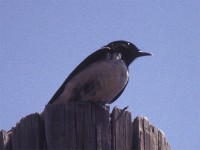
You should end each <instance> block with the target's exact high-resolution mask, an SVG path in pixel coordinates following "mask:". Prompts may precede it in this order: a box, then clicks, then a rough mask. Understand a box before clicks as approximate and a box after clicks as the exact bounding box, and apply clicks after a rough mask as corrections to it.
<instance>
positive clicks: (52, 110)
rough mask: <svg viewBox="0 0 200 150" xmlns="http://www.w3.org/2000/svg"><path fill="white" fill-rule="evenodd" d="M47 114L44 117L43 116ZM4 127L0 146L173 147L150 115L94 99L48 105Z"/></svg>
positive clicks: (74, 149)
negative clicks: (151, 120) (134, 114)
mask: <svg viewBox="0 0 200 150" xmlns="http://www.w3.org/2000/svg"><path fill="white" fill-rule="evenodd" d="M43 117H44V118H43ZM43 117H41V116H40V115H39V114H38V113H36V114H32V115H29V116H27V117H25V118H22V119H21V121H20V122H19V123H17V125H16V127H15V128H12V130H10V131H9V132H5V131H3V130H2V131H0V150H18V149H20V150H25V149H34V150H35V149H36V150H37V149H38V150H39V149H42V150H47V149H48V150H54V149H56V150H63V149H65V150H83V149H85V150H170V146H169V144H168V142H167V140H166V138H165V135H164V134H163V132H162V131H161V130H159V129H157V128H156V127H154V126H153V125H151V124H150V123H149V121H148V119H147V118H146V117H141V116H138V117H136V118H135V119H134V121H132V119H131V113H130V112H128V111H124V110H121V109H119V108H114V109H113V111H112V113H111V114H110V115H109V107H108V106H98V105H95V104H92V103H90V102H68V103H66V104H53V105H51V104H50V105H47V106H46V108H45V111H44V116H43Z"/></svg>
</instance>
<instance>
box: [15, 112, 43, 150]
mask: <svg viewBox="0 0 200 150" xmlns="http://www.w3.org/2000/svg"><path fill="white" fill-rule="evenodd" d="M43 146H44V125H43V122H42V120H41V118H40V115H39V114H38V113H35V114H31V115H29V116H27V117H26V118H22V119H21V120H20V123H17V125H16V127H15V128H13V129H12V147H13V149H14V150H19V149H20V150H27V149H29V150H31V149H32V150H41V149H43Z"/></svg>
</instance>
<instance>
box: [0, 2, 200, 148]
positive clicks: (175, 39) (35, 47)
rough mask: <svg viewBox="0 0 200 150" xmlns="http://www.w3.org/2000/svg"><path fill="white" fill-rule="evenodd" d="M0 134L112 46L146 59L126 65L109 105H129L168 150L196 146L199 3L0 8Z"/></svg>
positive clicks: (37, 108)
mask: <svg viewBox="0 0 200 150" xmlns="http://www.w3.org/2000/svg"><path fill="white" fill-rule="evenodd" d="M0 18H1V21H0V41H1V42H0V51H1V53H0V72H1V74H0V129H5V130H9V129H10V128H11V127H12V126H15V123H16V122H18V121H19V120H20V119H21V118H22V117H24V116H26V115H28V114H31V113H34V112H41V111H42V110H43V109H44V107H45V105H46V103H47V102H48V101H49V100H50V98H51V97H52V96H53V94H54V93H55V92H56V90H57V89H58V88H59V86H60V85H61V84H62V82H63V81H64V80H65V79H66V77H67V76H68V75H69V73H70V72H71V71H72V70H73V69H74V68H75V67H76V66H77V65H78V64H79V63H80V62H81V61H82V60H83V59H84V58H85V57H87V56H88V55H89V54H91V53H92V52H94V51H95V50H97V49H99V48H100V47H102V46H103V45H105V44H108V43H109V42H111V41H115V40H127V41H130V42H133V43H134V44H135V45H137V47H139V48H140V49H142V50H144V51H148V52H151V53H153V54H154V56H152V57H143V58H138V59H137V60H136V61H135V62H133V64H131V66H130V68H129V69H130V81H129V84H128V86H127V88H126V90H125V91H124V93H123V94H122V96H121V97H120V98H119V99H118V100H117V101H116V102H115V103H113V104H112V105H111V107H113V106H116V105H117V106H118V107H120V108H124V107H125V106H127V105H128V106H129V111H131V112H132V116H133V118H135V117H136V116H137V115H144V116H147V118H149V120H150V122H151V123H152V124H154V125H155V126H156V127H158V128H160V129H161V130H163V131H164V133H165V134H166V137H167V140H168V141H169V143H170V145H171V147H172V148H173V149H176V150H197V149H198V148H199V147H200V142H199V141H200V129H199V126H200V109H199V107H200V91H199V89H200V2H199V1H198V0H190V1H189V0H183V1H179V0H177V1H175V0H174V1H173V0H163V1H158V0H149V1H147V0H146V1H145V0H143V1H139V0H133V1H95V2H94V1H87V3H85V2H84V1H61V0H60V1H39V0H36V1H35V0H32V1H25V0H20V1H17V0H16V1H14V0H8V1H0Z"/></svg>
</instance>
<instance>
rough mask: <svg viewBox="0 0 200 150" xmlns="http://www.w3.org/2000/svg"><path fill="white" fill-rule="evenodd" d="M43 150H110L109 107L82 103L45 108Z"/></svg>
mask: <svg viewBox="0 0 200 150" xmlns="http://www.w3.org/2000/svg"><path fill="white" fill-rule="evenodd" d="M44 116H45V130H46V139H47V148H48V149H49V150H51V149H94V150H95V149H108V150H109V149H110V123H109V108H108V107H99V106H96V105H94V104H91V103H85V102H76V103H74V102H69V103H66V104H64V105H63V104H56V105H47V106H46V109H45V114H44Z"/></svg>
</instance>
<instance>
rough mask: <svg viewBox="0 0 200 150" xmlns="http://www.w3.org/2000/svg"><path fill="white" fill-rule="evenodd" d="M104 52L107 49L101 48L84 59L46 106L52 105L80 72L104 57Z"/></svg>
mask: <svg viewBox="0 0 200 150" xmlns="http://www.w3.org/2000/svg"><path fill="white" fill-rule="evenodd" d="M106 52H108V48H102V49H99V50H97V51H95V52H94V53H92V54H91V55H89V56H88V57H87V58H86V59H84V60H83V61H82V62H81V63H80V64H79V65H78V66H77V67H76V68H75V69H74V70H73V71H72V72H71V74H70V75H69V76H68V77H67V79H66V80H65V81H64V82H63V84H62V85H61V87H60V88H59V89H58V90H57V92H56V93H55V94H54V95H53V97H52V98H51V100H50V101H49V102H48V104H52V103H54V101H55V100H56V99H57V98H58V97H59V96H60V95H61V94H62V92H63V91H64V89H65V86H66V84H67V83H68V82H69V81H70V80H71V79H72V78H73V77H74V76H76V75H77V74H78V73H79V72H81V71H82V70H83V69H85V68H86V67H87V66H88V65H90V64H92V63H94V62H97V61H99V60H101V59H103V58H104V57H105V54H106Z"/></svg>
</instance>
